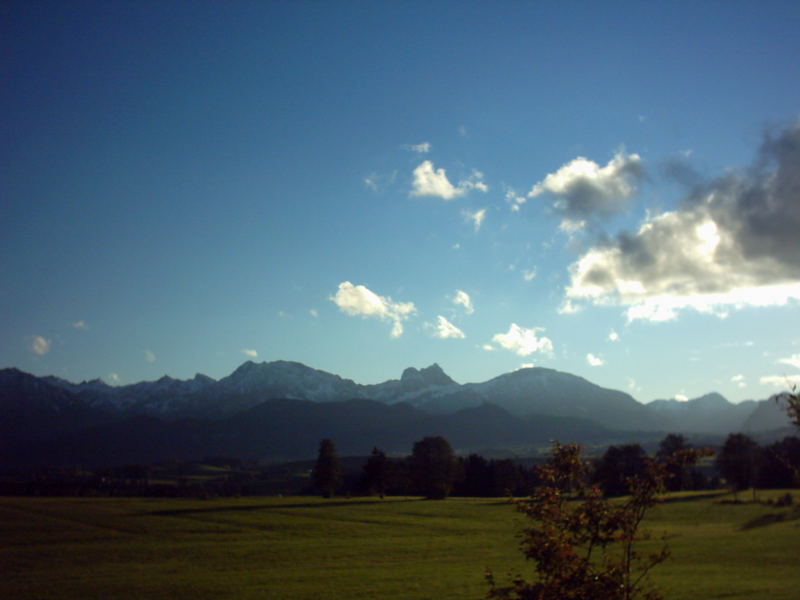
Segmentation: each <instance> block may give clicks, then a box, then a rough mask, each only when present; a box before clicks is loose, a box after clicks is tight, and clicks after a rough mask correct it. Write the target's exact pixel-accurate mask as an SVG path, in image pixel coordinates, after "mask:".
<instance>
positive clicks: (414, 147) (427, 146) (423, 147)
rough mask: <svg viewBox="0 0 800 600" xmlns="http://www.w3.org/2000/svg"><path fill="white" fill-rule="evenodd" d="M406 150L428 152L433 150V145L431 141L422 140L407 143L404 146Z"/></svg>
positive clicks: (419, 152) (420, 152)
mask: <svg viewBox="0 0 800 600" xmlns="http://www.w3.org/2000/svg"><path fill="white" fill-rule="evenodd" d="M404 147H405V148H406V150H411V151H412V152H416V153H417V154H427V153H428V152H430V151H431V148H433V146H432V145H431V143H430V142H421V143H419V144H407V145H406V146H404Z"/></svg>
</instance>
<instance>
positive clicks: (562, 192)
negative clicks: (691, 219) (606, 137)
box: [528, 152, 643, 231]
mask: <svg viewBox="0 0 800 600" xmlns="http://www.w3.org/2000/svg"><path fill="white" fill-rule="evenodd" d="M642 176H643V169H642V165H641V159H640V157H639V155H638V154H625V153H623V152H618V153H617V154H616V155H615V156H614V158H612V159H611V160H610V161H609V163H608V164H607V165H606V166H605V167H601V166H600V165H598V164H597V163H596V162H594V161H591V160H588V159H586V158H584V157H582V156H579V157H578V158H575V159H573V160H571V161H570V162H568V163H567V164H565V165H563V166H562V167H561V168H559V169H558V170H557V171H556V172H555V173H550V174H548V175H547V176H546V177H545V178H544V179H543V180H542V181H540V182H539V183H537V184H536V185H534V186H533V187H532V188H531V191H530V192H528V197H529V198H536V197H537V196H540V195H542V194H544V193H546V192H549V193H550V194H552V195H553V196H555V197H556V198H557V200H556V203H555V208H556V210H558V211H559V212H560V213H562V214H563V215H564V217H565V219H564V221H562V227H563V228H566V229H565V230H567V231H570V230H572V231H574V229H570V228H579V227H580V226H582V225H580V224H581V222H582V221H583V220H584V219H586V218H588V217H591V216H607V215H610V214H613V213H616V212H618V211H620V210H621V209H622V208H624V207H625V205H626V204H627V199H628V198H629V197H630V196H631V195H632V194H633V192H634V191H635V190H636V186H635V184H634V182H635V180H637V179H640V178H641V177H642Z"/></svg>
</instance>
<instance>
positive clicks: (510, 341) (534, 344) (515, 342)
mask: <svg viewBox="0 0 800 600" xmlns="http://www.w3.org/2000/svg"><path fill="white" fill-rule="evenodd" d="M540 331H544V329H543V328H542V327H531V328H525V327H520V326H519V325H517V324H516V323H511V325H510V326H509V328H508V331H507V332H506V333H497V334H495V335H494V337H492V342H493V343H494V344H497V345H498V346H500V347H501V348H505V349H506V350H511V351H512V352H515V353H516V354H518V355H519V356H528V355H530V354H533V353H534V352H543V353H545V354H551V353H552V352H553V342H552V341H551V340H550V338H547V337H544V336H542V337H538V336H537V333H538V332H540Z"/></svg>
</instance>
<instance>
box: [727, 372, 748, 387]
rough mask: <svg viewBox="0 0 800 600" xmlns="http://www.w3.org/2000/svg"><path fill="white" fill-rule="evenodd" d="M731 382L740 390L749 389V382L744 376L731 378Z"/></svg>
mask: <svg viewBox="0 0 800 600" xmlns="http://www.w3.org/2000/svg"><path fill="white" fill-rule="evenodd" d="M731 382H732V383H735V384H736V385H737V386H738V387H740V388H745V387H747V382H746V381H745V380H744V375H734V376H733V377H731Z"/></svg>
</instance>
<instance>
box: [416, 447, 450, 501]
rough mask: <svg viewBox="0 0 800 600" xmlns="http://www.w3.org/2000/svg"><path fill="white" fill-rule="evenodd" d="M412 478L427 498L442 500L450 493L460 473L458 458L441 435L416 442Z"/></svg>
mask: <svg viewBox="0 0 800 600" xmlns="http://www.w3.org/2000/svg"><path fill="white" fill-rule="evenodd" d="M410 468H411V479H412V481H413V482H414V484H415V487H416V489H417V491H418V492H419V493H420V494H422V495H424V496H425V497H427V498H430V499H433V500H442V499H444V498H447V496H448V495H450V491H451V489H452V487H453V483H454V482H455V480H456V475H457V473H458V459H457V458H456V455H455V453H454V452H453V449H452V448H451V447H450V444H449V443H448V442H447V440H446V439H444V438H443V437H441V436H437V437H426V438H425V439H422V440H420V441H418V442H417V443H415V444H414V449H413V451H412V453H411V458H410Z"/></svg>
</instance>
